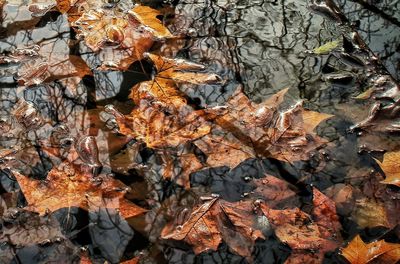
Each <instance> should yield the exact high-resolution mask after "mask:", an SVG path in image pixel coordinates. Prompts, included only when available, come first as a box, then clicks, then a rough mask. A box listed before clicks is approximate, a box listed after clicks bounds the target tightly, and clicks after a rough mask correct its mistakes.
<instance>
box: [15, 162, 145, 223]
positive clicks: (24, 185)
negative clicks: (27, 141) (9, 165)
mask: <svg viewBox="0 0 400 264" xmlns="http://www.w3.org/2000/svg"><path fill="white" fill-rule="evenodd" d="M64 166H65V167H64V168H63V169H58V168H53V169H52V170H51V171H50V172H49V173H48V175H47V178H46V180H44V181H40V180H35V179H31V178H28V177H25V176H23V175H21V174H20V173H18V172H16V171H13V174H14V176H15V178H16V179H17V180H18V184H19V185H20V187H21V189H22V192H23V193H24V196H25V198H26V200H27V201H28V205H29V206H28V208H27V209H29V210H32V211H35V212H38V213H40V214H45V213H46V212H47V211H49V210H50V211H56V210H58V209H60V208H66V207H67V208H68V207H72V206H76V207H80V208H83V209H86V210H87V209H89V208H98V207H104V208H110V209H117V210H119V211H120V213H121V215H122V216H123V217H125V218H129V217H133V216H136V215H139V214H142V213H144V212H145V211H146V210H145V209H143V208H140V207H138V206H136V205H135V204H133V203H131V202H128V201H126V200H124V198H123V197H124V194H125V191H124V190H126V187H125V186H124V185H123V184H122V183H121V182H119V181H117V180H114V179H112V178H110V177H109V176H103V175H99V176H97V177H92V176H90V174H88V173H85V172H83V171H81V170H79V169H77V168H74V167H73V166H71V165H70V164H64Z"/></svg>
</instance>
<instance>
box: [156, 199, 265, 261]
mask: <svg viewBox="0 0 400 264" xmlns="http://www.w3.org/2000/svg"><path fill="white" fill-rule="evenodd" d="M254 221H255V214H254V212H253V204H252V202H237V203H229V202H227V201H223V200H220V199H218V198H213V199H211V200H209V201H206V202H205V203H204V204H202V205H199V206H197V207H196V208H195V209H194V210H193V212H192V213H191V215H190V216H189V219H187V220H186V221H185V223H184V224H183V225H182V226H174V225H173V223H170V224H168V225H167V226H166V227H164V229H163V231H162V234H161V236H162V238H163V239H173V240H183V241H185V242H186V243H188V244H190V245H192V247H193V250H194V252H195V253H196V254H200V253H202V252H204V251H207V250H214V251H216V250H217V248H218V246H219V244H220V243H221V242H222V241H224V242H225V243H227V244H228V246H229V247H230V248H231V249H232V250H233V251H235V252H236V253H237V254H239V255H241V256H245V257H250V256H251V253H252V250H253V247H254V243H255V240H257V239H258V238H264V235H263V234H262V232H261V231H260V230H257V229H255V228H254V226H255V222H254Z"/></svg>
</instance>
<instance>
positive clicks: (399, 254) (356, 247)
mask: <svg viewBox="0 0 400 264" xmlns="http://www.w3.org/2000/svg"><path fill="white" fill-rule="evenodd" d="M341 254H342V255H343V256H344V257H345V258H346V259H347V260H348V261H349V262H350V263H351V264H366V263H369V262H371V261H373V260H376V259H380V260H381V261H382V262H379V263H396V262H397V261H399V260H400V244H393V243H387V242H385V241H384V240H380V241H375V242H372V243H368V244H365V243H364V241H362V239H361V237H360V236H359V235H357V236H356V237H355V238H354V239H353V240H352V241H351V242H350V243H349V244H348V245H347V246H346V247H345V248H343V249H342V252H341ZM383 260H384V261H383ZM386 261H387V262H386Z"/></svg>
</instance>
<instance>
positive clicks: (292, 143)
mask: <svg viewBox="0 0 400 264" xmlns="http://www.w3.org/2000/svg"><path fill="white" fill-rule="evenodd" d="M286 92H287V89H284V90H282V91H280V92H278V93H277V94H275V95H273V96H272V97H271V98H270V99H268V100H266V101H265V102H263V103H261V104H255V103H253V102H251V101H250V100H249V98H248V97H247V96H246V95H245V94H244V93H243V92H242V90H241V89H238V90H237V91H236V92H235V93H234V94H233V95H232V97H231V99H230V100H229V101H228V103H227V111H226V112H227V113H226V114H224V115H222V116H221V117H218V118H217V119H216V121H217V123H218V125H220V126H221V127H222V128H223V129H225V130H226V131H229V132H231V133H232V134H233V135H234V136H235V137H236V138H237V139H238V140H240V142H241V143H242V144H244V145H246V146H248V147H251V148H253V149H254V152H255V153H256V156H263V157H272V158H276V159H279V160H283V161H288V162H293V161H297V160H306V159H308V158H309V154H310V152H311V151H313V150H315V149H316V148H318V147H320V146H321V145H322V144H323V143H324V140H322V139H321V138H319V137H318V136H316V135H315V134H314V133H313V132H312V130H313V129H314V128H315V127H316V126H317V124H318V122H320V121H322V120H325V119H326V118H328V115H325V114H319V113H316V112H311V111H305V110H303V108H302V105H301V103H298V104H296V105H294V106H292V107H291V108H290V109H288V110H286V111H278V108H279V105H280V103H281V102H282V101H283V98H284V95H285V93H286ZM225 145H230V144H229V143H225ZM222 165H223V164H221V166H222Z"/></svg>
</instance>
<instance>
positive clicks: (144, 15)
mask: <svg viewBox="0 0 400 264" xmlns="http://www.w3.org/2000/svg"><path fill="white" fill-rule="evenodd" d="M129 14H131V15H133V16H134V17H135V18H136V19H137V20H138V21H139V22H140V23H141V24H142V25H144V26H146V27H147V28H148V30H149V31H150V32H151V33H153V35H154V36H156V37H158V38H170V37H173V35H172V34H171V32H169V30H168V29H167V28H166V27H165V26H164V25H163V24H162V23H161V21H160V20H159V19H158V18H157V16H160V15H162V14H161V13H160V12H159V11H158V10H155V9H153V8H150V7H148V6H142V5H137V6H135V7H134V8H133V9H132V10H130V11H129Z"/></svg>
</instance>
